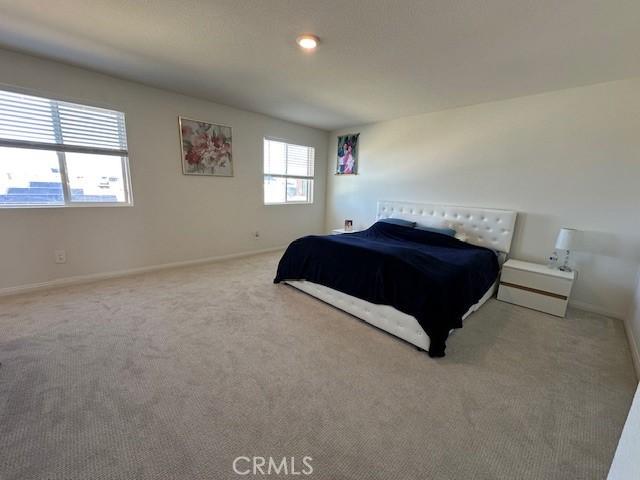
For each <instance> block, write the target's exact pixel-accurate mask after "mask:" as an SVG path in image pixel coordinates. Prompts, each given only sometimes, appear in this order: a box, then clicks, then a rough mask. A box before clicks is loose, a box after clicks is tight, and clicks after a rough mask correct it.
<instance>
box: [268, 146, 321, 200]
mask: <svg viewBox="0 0 640 480" xmlns="http://www.w3.org/2000/svg"><path fill="white" fill-rule="evenodd" d="M265 140H269V141H272V142H280V143H284V144H286V145H294V146H296V147H304V148H312V149H313V175H311V176H308V175H286V174H277V173H265V171H264V155H265V143H266V142H265ZM266 177H276V178H284V179H285V195H284V202H269V203H267V202H266V200H265V179H266ZM315 177H316V148H315V147H313V146H311V145H303V144H301V143H295V142H292V141H290V140H287V139H284V138H278V137H270V136H266V135H265V136H264V137H263V138H262V204H263V205H264V206H265V207H271V206H274V205H275V206H279V205H313V202H314V197H315V195H314V193H315V192H314V191H315V184H316V182H315ZM288 178H292V179H296V180H311V189H310V192H309V200H308V201H291V202H289V201H287V193H286V179H288Z"/></svg>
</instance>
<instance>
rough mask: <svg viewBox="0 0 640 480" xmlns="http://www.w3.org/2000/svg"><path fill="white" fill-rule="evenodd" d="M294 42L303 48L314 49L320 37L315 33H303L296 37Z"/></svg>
mask: <svg viewBox="0 0 640 480" xmlns="http://www.w3.org/2000/svg"><path fill="white" fill-rule="evenodd" d="M296 42H297V43H298V45H300V48H303V49H304V50H314V49H315V48H316V47H317V46H318V43H320V39H319V38H318V37H316V36H315V35H310V34H304V35H300V36H299V37H298V38H296Z"/></svg>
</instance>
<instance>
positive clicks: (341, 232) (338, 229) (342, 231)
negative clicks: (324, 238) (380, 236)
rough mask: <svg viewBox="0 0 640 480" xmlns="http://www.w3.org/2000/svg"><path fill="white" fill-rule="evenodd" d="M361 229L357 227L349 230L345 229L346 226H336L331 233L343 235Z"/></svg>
mask: <svg viewBox="0 0 640 480" xmlns="http://www.w3.org/2000/svg"><path fill="white" fill-rule="evenodd" d="M359 231H360V230H359V229H357V228H354V229H351V230H349V231H347V230H345V229H344V228H334V229H333V230H331V235H342V234H343V233H356V232H359Z"/></svg>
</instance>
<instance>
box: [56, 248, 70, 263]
mask: <svg viewBox="0 0 640 480" xmlns="http://www.w3.org/2000/svg"><path fill="white" fill-rule="evenodd" d="M53 257H54V259H55V262H56V263H67V252H65V251H64V250H54V251H53Z"/></svg>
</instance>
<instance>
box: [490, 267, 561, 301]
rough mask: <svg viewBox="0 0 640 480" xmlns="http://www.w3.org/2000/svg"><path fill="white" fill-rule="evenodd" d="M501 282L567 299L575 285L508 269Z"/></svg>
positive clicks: (504, 271) (558, 279) (554, 278)
mask: <svg viewBox="0 0 640 480" xmlns="http://www.w3.org/2000/svg"><path fill="white" fill-rule="evenodd" d="M500 282H502V283H511V284H513V285H518V286H523V287H528V288H533V289H535V290H542V291H543V292H550V293H555V294H558V295H563V296H565V297H568V296H569V294H570V293H571V285H572V283H573V282H572V281H571V280H568V279H566V278H560V277H554V276H551V275H544V274H541V273H535V272H527V271H524V270H517V269H515V268H508V267H505V268H503V269H502V276H501V277H500Z"/></svg>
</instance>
